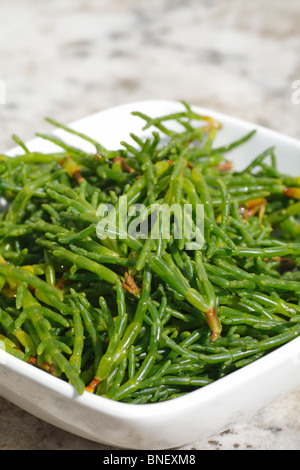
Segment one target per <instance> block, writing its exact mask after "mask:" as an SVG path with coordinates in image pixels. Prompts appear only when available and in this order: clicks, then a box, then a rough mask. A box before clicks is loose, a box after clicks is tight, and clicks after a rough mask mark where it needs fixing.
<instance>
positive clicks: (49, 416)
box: [0, 100, 300, 450]
mask: <svg viewBox="0 0 300 470" xmlns="http://www.w3.org/2000/svg"><path fill="white" fill-rule="evenodd" d="M180 109H182V104H181V103H178V102H173V101H162V100H156V101H155V100H154V101H153V100H151V101H143V102H137V103H129V104H125V105H122V106H119V107H115V108H112V109H109V110H106V111H101V112H99V113H97V114H94V115H92V116H89V117H87V118H85V119H82V120H80V121H78V122H76V123H73V124H72V125H71V127H74V128H75V129H77V130H80V131H81V132H83V133H86V134H87V135H90V136H92V137H94V138H95V139H98V140H99V141H100V142H101V143H102V144H103V145H104V146H107V147H108V148H120V142H121V141H122V140H127V141H128V140H129V133H130V132H134V133H136V134H138V135H143V132H142V130H141V129H142V127H143V125H144V122H143V121H142V120H141V119H140V118H138V117H134V116H132V115H131V112H132V111H142V112H144V113H145V114H148V115H151V116H158V115H163V114H168V113H171V112H174V111H178V110H180ZM194 109H195V110H196V111H198V112H199V113H202V114H206V115H210V116H212V117H214V118H215V119H217V120H218V121H220V122H221V123H222V124H223V128H222V130H221V131H220V132H219V135H218V137H217V140H216V145H217V146H219V145H223V144H226V143H231V142H232V141H233V140H237V139H238V138H239V137H242V136H243V135H245V134H246V133H248V132H249V131H251V130H253V129H256V130H257V132H256V134H255V136H254V137H253V138H252V139H251V140H250V141H248V142H247V143H245V144H243V145H242V146H241V147H238V148H237V149H235V150H233V151H231V152H230V153H229V154H228V158H230V160H231V161H233V163H234V166H235V168H236V169H237V170H240V169H242V168H243V167H244V166H245V165H247V164H249V163H250V161H252V160H253V158H255V157H256V156H257V155H258V154H259V153H261V152H262V151H263V150H265V149H266V148H268V147H269V146H273V145H275V151H276V156H277V160H278V167H279V169H280V171H283V172H285V173H287V174H291V175H300V143H299V142H298V141H296V140H294V139H292V138H289V137H286V136H284V135H281V134H279V133H276V132H274V131H271V130H268V129H265V128H263V127H261V126H257V125H254V124H252V123H248V122H244V121H241V120H239V119H234V118H231V117H229V116H226V115H224V114H220V113H217V112H213V111H210V110H208V109H203V108H199V107H194ZM55 133H56V134H58V135H61V136H62V135H63V137H64V138H65V139H66V138H68V140H69V141H70V142H71V143H73V144H74V145H78V146H81V147H82V148H86V150H90V147H89V144H87V143H85V144H84V146H83V145H82V144H83V143H82V140H81V139H79V138H77V137H76V136H71V135H70V134H67V135H66V133H63V134H62V131H60V130H59V131H56V132H55ZM28 146H29V148H30V149H35V150H40V151H45V152H46V151H47V152H48V151H51V150H52V146H53V145H52V144H51V143H49V142H46V141H45V140H42V139H34V140H33V141H31V142H30V143H28ZM53 147H55V146H53ZM16 153H18V150H16V149H13V150H12V151H10V152H8V153H7V154H8V155H10V156H14V155H15V154H16ZM298 386H300V337H299V338H295V339H294V340H292V341H291V342H289V343H288V344H285V345H284V346H281V347H280V348H278V349H277V350H275V351H273V352H271V353H269V354H268V355H266V356H265V357H263V358H261V359H259V360H257V361H256V362H254V363H252V364H250V365H248V366H246V367H244V368H242V369H239V370H237V371H235V372H233V373H231V374H230V375H228V376H226V377H224V378H222V379H219V380H218V381H216V382H214V383H212V384H209V385H207V386H205V387H203V388H200V389H198V390H196V391H193V392H191V393H188V394H187V395H185V396H182V397H179V398H176V399H174V400H170V401H166V402H161V403H153V404H146V405H133V404H126V403H119V402H114V401H112V400H109V399H107V398H103V397H100V396H97V395H93V394H91V393H89V392H86V391H85V392H84V393H83V395H81V396H79V395H78V394H77V392H76V391H75V390H74V388H73V386H72V385H70V384H69V383H67V382H64V381H63V380H61V379H59V378H57V377H54V376H52V375H50V374H48V373H47V372H45V371H42V370H40V369H37V368H35V367H33V366H32V365H29V364H27V363H25V362H23V361H21V360H19V359H17V358H15V357H13V356H11V355H9V354H8V353H6V352H5V351H3V350H0V395H1V396H2V397H4V398H6V399H7V400H9V401H11V402H12V403H14V404H15V405H17V406H19V407H20V408H22V409H24V410H26V411H27V412H29V413H31V414H32V415H34V416H37V417H38V418H40V419H42V420H44V421H47V422H48V423H50V424H52V425H54V426H57V427H59V428H61V429H64V430H66V431H69V432H71V433H73V434H76V435H78V436H81V437H83V438H87V439H90V440H92V441H95V442H100V443H103V444H107V445H111V446H115V447H117V448H123V449H137V450H139V449H148V450H156V449H157V450H158V449H168V448H175V447H181V446H183V445H185V444H188V443H191V442H193V441H195V440H199V439H203V438H207V437H209V436H211V435H214V434H216V433H218V432H221V431H223V430H225V429H227V428H228V427H229V426H231V425H233V424H235V423H237V422H242V421H245V420H247V419H248V418H249V417H251V416H252V415H253V414H255V413H256V412H258V411H259V410H261V409H262V408H264V407H265V406H267V405H269V404H270V403H272V402H273V401H274V400H277V399H279V398H280V397H282V396H284V395H285V394H287V393H289V392H291V391H292V390H294V389H295V388H296V387H298Z"/></svg>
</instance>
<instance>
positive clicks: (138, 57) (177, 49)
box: [0, 0, 300, 450]
mask: <svg viewBox="0 0 300 470" xmlns="http://www.w3.org/2000/svg"><path fill="white" fill-rule="evenodd" d="M0 17H1V20H2V21H1V29H0V39H1V40H0V85H1V86H0V125H1V133H0V146H1V151H6V150H8V149H9V148H10V147H12V146H13V142H12V140H11V136H12V134H14V133H15V134H17V135H19V136H20V137H21V138H22V139H23V140H25V141H26V140H29V139H31V138H32V137H33V136H34V133H35V132H37V131H38V132H43V131H48V129H49V128H48V125H47V123H46V122H45V121H44V117H45V116H51V117H53V118H55V119H57V120H59V121H61V122H66V123H67V122H71V121H75V120H77V119H80V118H82V117H84V116H86V115H88V114H90V113H94V112H97V111H99V110H102V109H105V108H108V107H111V106H115V105H119V104H122V103H127V102H130V101H137V100H145V99H154V98H161V99H172V100H185V101H187V102H189V103H193V104H198V105H201V106H205V107H207V108H210V109H213V110H217V111H221V112H225V113H227V114H231V115H232V116H235V117H239V118H242V119H246V120H248V121H252V122H255V123H258V124H262V125H264V126H267V127H270V128H272V129H274V130H277V131H280V132H283V133H285V134H287V135H290V136H292V137H296V138H300V126H299V118H300V103H299V102H298V101H299V97H300V93H299V94H298V95H297V96H298V99H293V97H294V98H295V94H294V95H293V92H294V93H295V89H293V88H292V87H293V84H295V86H296V85H297V82H296V81H297V80H300V41H299V23H300V5H299V2H297V0H287V1H285V2H282V1H281V0H265V1H264V2H261V1H259V0H252V1H251V2H245V1H241V0H223V1H222V2H220V1H219V2H218V1H216V0H203V1H201V2H199V0H142V1H141V0H114V1H109V0H86V1H85V0H73V1H72V2H69V1H68V0H52V1H51V2H49V1H46V0H39V1H38V0H14V1H10V2H4V1H0ZM299 404H300V389H299V390H295V391H294V392H293V393H291V394H290V395H288V396H286V397H284V398H282V399H281V400H279V401H277V402H276V403H274V404H272V405H271V406H269V407H267V408H266V409H265V410H263V411H261V412H260V413H259V414H257V415H256V416H254V417H253V418H252V419H251V420H249V421H248V422H245V423H242V424H239V425H236V426H232V427H230V429H228V430H227V431H226V432H224V433H222V434H219V435H216V436H212V437H210V438H209V439H205V440H203V441H198V442H194V443H192V444H190V445H188V446H185V447H184V449H198V450H206V449H208V450H213V449H221V450H227V449H260V450H272V449H274V450H280V449H282V450H283V449H289V450H299V449H300V424H299V423H300V419H299V418H300V407H299ZM4 430H5V432H4ZM2 449H3V450H4V449H27V450H29V449H34V450H38V449H53V450H54V449H109V447H107V446H103V445H101V444H96V443H93V442H90V441H87V440H84V439H81V438H79V437H77V436H73V435H72V434H69V433H67V432H65V431H62V430H60V429H57V428H55V427H53V426H51V425H49V424H47V423H44V422H42V421H40V420H39V419H37V418H35V417H33V416H31V415H30V414H28V413H26V412H25V411H23V410H21V409H19V408H17V407H15V406H14V405H12V404H11V403H9V402H8V401H6V400H4V399H0V450H2Z"/></svg>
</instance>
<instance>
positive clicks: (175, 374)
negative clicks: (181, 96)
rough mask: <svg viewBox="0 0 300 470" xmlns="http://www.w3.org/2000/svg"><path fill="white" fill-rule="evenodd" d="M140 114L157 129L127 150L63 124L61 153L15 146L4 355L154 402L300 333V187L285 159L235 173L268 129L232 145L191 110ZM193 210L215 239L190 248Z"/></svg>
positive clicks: (3, 222)
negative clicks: (237, 154)
mask: <svg viewBox="0 0 300 470" xmlns="http://www.w3.org/2000/svg"><path fill="white" fill-rule="evenodd" d="M133 114H134V115H135V116H138V117H140V118H141V123H144V128H143V131H142V132H141V135H135V134H133V133H132V134H131V135H130V141H129V139H128V142H121V143H120V148H119V149H117V150H112V149H107V148H105V147H104V146H103V145H102V143H101V142H98V141H96V140H94V139H93V138H91V137H89V136H86V135H84V134H82V133H79V132H77V131H75V130H74V129H70V128H69V127H67V126H65V125H62V124H60V123H58V122H57V121H54V120H52V119H48V122H50V123H51V124H52V125H53V126H55V128H59V129H60V130H61V131H63V132H65V136H66V138H65V140H63V139H61V138H58V137H57V136H56V135H55V134H51V135H44V134H38V135H39V137H40V138H42V139H46V140H47V141H50V142H52V143H54V144H56V145H57V148H58V150H57V151H56V152H53V153H48V154H43V153H40V152H34V151H31V150H30V149H28V147H27V146H26V144H24V143H23V142H22V140H21V139H20V138H19V137H17V136H13V138H14V140H15V142H17V143H18V144H19V145H20V148H21V155H18V156H17V157H15V158H9V157H7V156H5V155H2V156H0V192H1V197H2V198H4V199H5V201H6V202H7V209H6V210H5V211H4V212H3V213H2V215H1V218H0V290H1V293H0V347H1V348H2V349H4V350H5V351H6V352H7V353H9V354H12V355H15V356H16V357H17V358H18V359H19V360H23V361H25V362H28V363H30V364H32V365H33V366H35V367H39V368H41V369H42V370H44V373H49V374H53V375H54V376H56V377H58V378H60V379H61V380H64V381H68V382H69V383H71V384H72V385H73V386H74V387H75V389H76V390H77V392H78V393H79V394H82V393H83V392H84V391H87V392H91V393H94V394H97V395H101V396H103V397H107V398H109V399H112V400H117V401H123V402H127V403H135V404H144V403H153V402H158V401H165V400H170V399H173V398H175V397H178V396H181V395H183V394H186V393H189V392H191V391H193V390H195V389H197V388H199V387H204V386H206V385H207V384H210V383H212V382H214V381H216V380H218V379H219V378H221V377H223V376H225V375H227V374H230V373H232V372H233V371H235V370H237V369H238V368H241V367H245V366H246V365H247V364H249V363H251V362H253V361H256V360H259V359H260V358H261V357H263V356H264V355H266V354H269V353H270V352H272V351H273V350H274V349H276V348H278V347H280V346H281V345H283V344H285V343H287V342H289V341H291V340H292V339H294V338H296V337H297V336H299V334H300V274H299V263H300V228H299V223H298V214H299V213H300V202H299V200H300V177H297V176H290V175H285V174H282V173H281V172H280V171H279V170H278V168H277V164H276V148H274V147H270V148H267V149H265V150H264V151H263V152H262V153H261V154H260V155H253V159H252V162H251V164H250V165H248V166H247V167H246V168H245V169H244V170H243V171H240V172H238V171H236V170H235V169H234V168H233V167H232V165H231V163H230V161H229V158H230V151H231V150H232V149H235V151H238V149H239V147H243V146H246V145H247V142H248V141H249V140H250V139H253V138H255V130H252V131H251V132H249V133H248V134H246V135H244V136H242V137H241V138H237V139H236V140H235V141H234V142H228V144H227V145H224V146H222V147H217V146H216V145H215V138H216V136H217V135H218V133H219V132H222V123H219V122H216V121H215V120H214V119H213V118H211V117H209V116H202V115H200V114H198V113H197V112H196V111H194V110H193V109H192V108H191V107H190V106H189V105H187V104H186V103H182V109H181V111H179V112H177V113H173V114H169V115H165V116H154V117H151V116H147V115H145V114H143V113H140V112H134V113H133ZM174 124H175V125H174ZM144 130H147V135H146V133H144ZM73 135H76V138H81V139H82V141H87V142H88V143H89V144H92V145H93V146H94V151H90V152H89V153H88V152H86V151H84V150H82V149H80V148H77V147H75V146H73V145H72V144H70V143H69V142H72V136H73ZM144 136H146V137H144ZM243 151H245V149H244V148H243ZM125 196H126V201H127V205H128V208H129V213H128V219H127V221H126V223H125V225H124V220H123V219H122V215H121V214H122V209H123V203H124V197H125ZM104 205H109V206H110V207H112V208H113V209H114V214H115V216H116V217H115V218H114V217H113V216H112V215H111V214H110V215H109V216H108V218H106V217H104V214H103V213H102V212H101V211H100V210H99V209H100V208H103V207H104ZM138 205H139V206H138ZM156 205H158V206H162V205H166V206H168V207H173V208H174V211H173V212H172V213H171V217H170V227H169V228H170V231H169V233H167V236H164V235H165V231H164V230H165V224H164V222H163V221H162V220H161V219H160V217H158V218H156V219H155V222H154V224H149V223H148V222H149V220H150V218H151V216H152V215H153V213H154V209H153V207H156ZM200 206H201V207H202V209H203V212H202V213H201V214H202V216H201V217H202V219H201V220H202V222H203V224H202V226H201V228H200V227H199V226H198V223H197V222H198V219H197V217H196V216H197V210H198V207H200ZM137 207H140V208H142V209H140V213H139V214H138V216H137V215H136V213H135V212H134V210H135V209H136V208H137ZM185 207H189V209H190V210H189V211H188V212H184V208H185ZM181 209H182V212H181ZM182 213H183V214H184V221H185V222H186V223H187V224H188V226H189V227H190V228H191V229H192V230H193V233H194V234H196V235H199V236H200V239H201V237H202V243H199V239H197V240H198V241H197V243H194V244H193V243H191V240H190V238H189V237H188V235H187V234H186V233H185V232H183V233H181V236H177V235H178V223H179V221H180V220H181V219H180V217H181V214H182ZM105 220H106V221H108V222H109V224H107V225H106V226H105V228H103V226H102V225H101V228H100V226H99V222H101V221H105ZM132 223H134V224H133V225H132ZM145 224H146V225H145ZM132 226H135V228H136V232H134V233H133V232H132V231H131V230H130V227H132ZM141 227H144V229H143V230H144V231H143V230H142V229H141ZM145 227H146V229H145ZM139 233H140V234H142V235H143V236H138V234H139ZM104 235H106V237H105V236H104ZM107 235H108V236H107ZM154 235H155V236H154Z"/></svg>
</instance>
